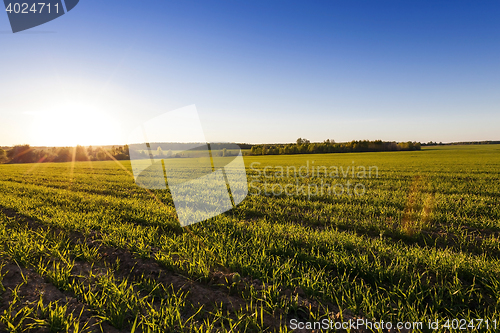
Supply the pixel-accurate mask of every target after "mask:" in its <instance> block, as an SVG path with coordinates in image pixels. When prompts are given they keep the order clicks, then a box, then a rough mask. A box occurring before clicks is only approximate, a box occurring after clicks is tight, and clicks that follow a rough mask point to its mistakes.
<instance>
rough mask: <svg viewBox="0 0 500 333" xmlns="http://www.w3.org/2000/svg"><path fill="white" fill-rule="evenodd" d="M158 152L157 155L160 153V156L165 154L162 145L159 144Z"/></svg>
mask: <svg viewBox="0 0 500 333" xmlns="http://www.w3.org/2000/svg"><path fill="white" fill-rule="evenodd" d="M156 152H157V155H158V156H164V155H163V149H161V147H160V146H158V148H157V149H156Z"/></svg>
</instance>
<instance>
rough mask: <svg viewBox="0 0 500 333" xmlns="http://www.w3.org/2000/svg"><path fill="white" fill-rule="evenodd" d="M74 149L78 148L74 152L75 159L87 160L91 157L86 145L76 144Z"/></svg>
mask: <svg viewBox="0 0 500 333" xmlns="http://www.w3.org/2000/svg"><path fill="white" fill-rule="evenodd" d="M74 149H75V150H76V151H75V152H74V154H75V161H87V160H88V159H89V157H88V155H87V149H85V147H82V146H76V147H75V148H74Z"/></svg>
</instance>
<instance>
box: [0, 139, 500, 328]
mask: <svg viewBox="0 0 500 333" xmlns="http://www.w3.org/2000/svg"><path fill="white" fill-rule="evenodd" d="M313 162H314V163H313ZM118 163H120V164H121V166H120V165H118V164H117V163H115V162H92V163H90V162H78V163H75V164H72V163H60V164H56V163H54V164H52V163H44V164H37V165H34V164H26V165H1V166H0V211H1V213H0V257H1V258H2V259H1V260H2V262H3V263H4V265H6V266H5V267H10V268H11V270H12V269H13V267H16V269H18V270H20V271H21V272H25V276H24V275H23V276H24V277H25V278H26V279H24V278H23V279H20V280H19V281H18V282H19V283H17V285H15V286H14V285H12V286H11V287H9V288H5V291H4V292H3V295H2V307H1V308H0V313H3V315H1V316H0V322H1V323H2V324H3V325H4V326H3V328H2V329H3V330H7V331H12V332H20V331H30V330H36V329H39V328H41V327H43V328H45V329H49V330H52V331H72V332H73V331H74V332H76V331H96V332H99V331H106V327H108V326H106V325H109V326H113V327H115V328H116V329H119V330H122V331H124V332H125V331H126V332H129V331H135V332H165V331H177V332H212V331H227V332H230V331H240V332H244V331H246V332H262V331H269V332H286V331H289V330H290V329H289V325H288V324H289V322H290V320H291V319H298V320H300V321H307V320H312V321H314V320H321V319H324V318H332V317H335V316H336V315H337V316H336V317H337V318H339V317H343V318H344V319H345V318H352V317H362V318H368V319H372V318H373V319H376V320H384V321H392V322H394V323H396V322H397V321H412V322H414V321H423V322H425V323H427V322H428V321H429V320H436V319H438V320H440V322H445V321H446V320H447V319H453V318H460V319H462V318H463V319H466V320H471V319H479V318H481V319H489V320H490V321H491V320H495V319H498V317H499V310H500V304H499V299H500V295H499V293H500V288H499V287H500V265H499V264H500V263H499V254H500V245H499V244H500V242H499V231H500V186H499V185H498V184H499V180H500V147H499V146H498V145H483V146H444V147H429V148H424V149H423V150H422V151H416V152H382V153H349V154H322V155H288V156H248V157H245V164H246V165H247V173H248V180H249V184H250V195H249V196H248V197H247V198H246V199H245V200H244V201H243V202H242V203H241V204H240V205H239V206H238V207H237V208H236V209H233V210H232V211H230V212H227V213H225V214H223V215H220V216H217V217H215V218H212V219H210V220H208V221H205V222H202V223H198V224H196V225H192V226H190V227H187V228H184V229H182V228H180V227H179V226H178V224H177V222H176V219H175V210H174V208H173V203H172V199H171V196H170V194H169V192H168V191H162V190H153V191H146V190H144V189H141V188H139V187H137V186H136V185H135V184H134V180H133V178H131V177H130V176H129V174H128V173H127V172H126V171H125V170H124V169H128V170H130V163H129V162H127V161H121V162H118ZM306 165H309V166H310V168H311V166H312V165H315V166H316V167H318V166H319V167H320V168H319V169H316V170H319V173H318V172H317V171H315V174H314V175H312V174H310V175H309V176H308V177H306V175H305V171H304V170H305V166H306ZM322 166H324V167H326V170H327V172H325V168H321V167H322ZM361 166H364V167H365V168H366V170H368V169H369V168H370V167H376V169H374V168H373V169H372V170H377V173H375V171H374V172H373V173H372V175H371V177H370V176H365V177H362V175H361V174H358V173H357V172H358V171H360V170H361V169H360V167H361ZM122 167H123V168H122ZM266 167H267V168H266ZM287 167H288V168H289V170H291V169H292V167H295V168H296V169H297V170H299V169H300V167H304V168H303V169H302V170H303V171H304V172H303V173H302V175H304V177H301V176H298V177H293V175H290V176H288V175H287V174H286V170H287ZM352 167H355V168H356V169H355V174H354V176H353V174H352V172H351V171H352V169H351V168H352ZM310 168H309V170H311V169H310ZM347 168H350V169H349V172H345V171H346V170H347ZM281 170H285V173H284V174H281ZM335 170H338V171H339V173H338V177H334V176H335V173H334V174H331V172H332V171H335ZM264 171H266V173H265V174H264ZM348 182H350V183H351V184H353V185H352V186H353V187H354V186H355V185H356V184H361V185H362V187H361V186H358V189H360V188H364V194H363V195H356V194H355V193H354V191H352V192H351V195H349V194H348V193H347V192H344V193H343V194H342V195H337V194H335V193H333V192H330V193H328V186H327V184H328V185H329V186H330V189H332V188H333V186H334V185H335V184H341V185H342V186H343V187H344V188H347V186H348V185H347V184H348ZM287 186H288V187H287ZM284 188H287V189H288V190H289V192H288V193H292V194H293V195H290V196H289V195H286V194H284V193H283V191H281V192H280V191H279V189H284ZM321 188H323V193H321ZM339 188H340V185H339V186H337V188H336V189H339ZM273 189H274V192H275V193H273ZM309 189H311V190H310V191H309ZM316 189H320V190H316ZM266 192H267V194H268V195H267V196H266V195H265V194H266ZM337 193H339V191H337ZM257 194H258V195H257ZM275 194H276V195H275ZM5 267H4V268H3V269H2V276H3V275H5V274H7V271H6V268H5ZM5 276H7V275H5ZM39 278H41V279H43V280H44V281H45V283H46V284H49V285H51V286H54V287H55V288H56V289H57V290H58V293H60V294H59V296H60V298H61V300H60V301H59V302H56V301H53V300H51V301H47V300H44V296H43V295H42V297H41V298H40V295H37V297H36V298H35V297H34V296H32V295H31V294H30V293H29V291H30V290H32V289H33V288H34V287H33V284H34V282H33V281H37V279H39ZM3 280H4V283H5V281H6V278H4V279H3ZM30 288H31V289H30ZM16 290H17V291H16ZM23 290H24V291H23ZM16 295H17V296H16ZM30 295H31V296H30ZM23 297H24V299H23ZM67 297H69V298H73V299H75V302H76V303H74V304H70V305H65V304H63V303H62V300H63V298H67ZM75 304H78V305H75ZM82 311H83V312H82ZM81 313H86V314H87V315H84V316H82V315H81ZM70 314H71V315H70ZM424 326H425V325H424ZM424 331H425V329H424ZM489 331H492V332H493V331H495V329H493V328H490V329H489Z"/></svg>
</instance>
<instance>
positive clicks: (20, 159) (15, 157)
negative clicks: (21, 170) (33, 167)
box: [7, 145, 35, 163]
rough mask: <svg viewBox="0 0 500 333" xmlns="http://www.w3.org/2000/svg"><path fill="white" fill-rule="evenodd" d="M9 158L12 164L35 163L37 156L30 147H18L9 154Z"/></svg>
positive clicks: (13, 148)
mask: <svg viewBox="0 0 500 333" xmlns="http://www.w3.org/2000/svg"><path fill="white" fill-rule="evenodd" d="M7 157H8V158H9V159H10V162H11V163H33V162H35V155H34V154H33V149H32V148H31V147H30V145H17V146H14V147H12V148H11V149H10V150H9V151H8V152H7Z"/></svg>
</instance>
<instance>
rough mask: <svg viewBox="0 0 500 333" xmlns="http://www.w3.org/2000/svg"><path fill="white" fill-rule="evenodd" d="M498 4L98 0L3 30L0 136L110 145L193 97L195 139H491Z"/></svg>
mask: <svg viewBox="0 0 500 333" xmlns="http://www.w3.org/2000/svg"><path fill="white" fill-rule="evenodd" d="M498 17H500V2H497V1H446V2H444V1H403V0H398V1H382V0H381V1H373V0H371V1H353V0H350V1H334V0H330V1H305V0H303V1H289V0H288V1H278V0H266V1H257V0H247V1H243V0H229V1H225V0H206V1H189V0H182V1H165V0H149V1H114V0H113V1H111V0H109V1H97V0H81V1H80V3H79V5H78V6H77V7H75V8H74V9H73V10H72V11H71V12H69V13H67V14H66V15H63V16H62V17H60V18H59V19H56V20H54V21H52V22H49V23H47V24H44V25H42V26H39V27H36V28H33V29H31V30H28V31H26V32H20V33H17V34H12V33H11V32H10V26H9V22H8V18H7V15H6V14H3V15H1V13H0V44H1V45H2V46H1V49H2V52H1V53H0V145H13V144H20V143H29V144H32V145H70V144H76V143H81V144H98V143H102V144H122V143H125V142H126V138H127V134H128V133H129V132H130V131H131V130H132V129H133V128H134V127H135V126H137V124H139V123H141V122H144V121H146V120H148V119H150V118H152V117H155V116H157V115H160V114H162V113H164V112H168V111H172V110H175V109H177V108H181V107H184V106H186V105H190V104H196V106H197V109H198V111H199V114H200V117H201V119H202V122H203V126H204V130H205V134H206V137H207V139H209V140H213V141H235V142H250V143H260V142H292V141H295V140H296V139H297V138H298V137H305V138H308V139H309V140H311V141H323V140H325V139H334V140H336V141H350V140H361V139H370V140H375V139H382V140H391V141H392V140H395V141H408V140H411V141H421V142H427V141H430V140H432V141H443V142H450V141H470V140H500V134H499V128H500V93H499V91H500V20H499V19H498Z"/></svg>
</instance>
